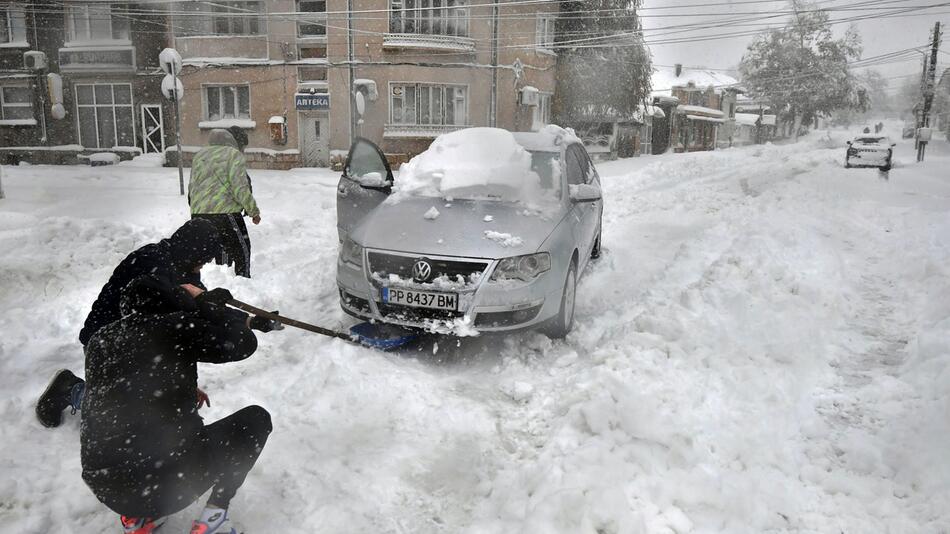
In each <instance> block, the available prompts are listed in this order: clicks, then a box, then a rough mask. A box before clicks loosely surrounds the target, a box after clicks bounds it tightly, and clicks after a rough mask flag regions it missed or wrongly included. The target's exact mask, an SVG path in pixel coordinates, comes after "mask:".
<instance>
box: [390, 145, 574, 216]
mask: <svg viewBox="0 0 950 534" xmlns="http://www.w3.org/2000/svg"><path fill="white" fill-rule="evenodd" d="M560 169H561V166H560V155H559V153H558V152H551V151H545V150H527V149H526V148H525V147H524V146H522V145H521V144H519V143H518V142H517V141H516V140H515V137H514V136H512V134H511V133H510V132H508V131H505V130H501V129H497V128H469V129H465V130H460V131H458V132H452V133H449V134H445V135H442V136H439V137H438V138H437V139H436V140H435V141H434V142H433V143H432V145H431V146H430V147H429V149H428V150H426V151H425V152H423V153H422V154H419V155H418V156H416V157H415V158H413V159H412V160H411V161H409V162H408V163H406V164H405V165H403V166H402V168H401V169H400V171H399V178H398V179H397V180H396V185H395V194H394V196H393V197H392V198H391V199H390V202H398V201H399V200H400V198H404V197H406V196H414V197H419V196H423V197H442V198H445V199H464V200H488V201H499V202H520V203H523V204H526V205H536V204H544V203H548V202H552V201H556V200H557V199H559V198H560V197H561V181H560Z"/></svg>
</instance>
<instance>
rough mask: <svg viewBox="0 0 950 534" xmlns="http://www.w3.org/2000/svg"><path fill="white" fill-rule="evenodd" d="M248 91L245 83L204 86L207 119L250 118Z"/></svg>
mask: <svg viewBox="0 0 950 534" xmlns="http://www.w3.org/2000/svg"><path fill="white" fill-rule="evenodd" d="M250 92H251V91H250V88H249V87H248V86H246V85H230V86H229V85H221V86H217V85H215V86H209V87H205V103H206V107H205V117H207V119H208V120H209V121H216V120H220V119H250V118H251V97H250Z"/></svg>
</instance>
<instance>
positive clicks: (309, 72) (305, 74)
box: [297, 67, 327, 82]
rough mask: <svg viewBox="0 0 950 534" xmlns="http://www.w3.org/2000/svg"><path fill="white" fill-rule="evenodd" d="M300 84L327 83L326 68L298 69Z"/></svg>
mask: <svg viewBox="0 0 950 534" xmlns="http://www.w3.org/2000/svg"><path fill="white" fill-rule="evenodd" d="M297 81H298V82H325V81H327V68H326V67H297Z"/></svg>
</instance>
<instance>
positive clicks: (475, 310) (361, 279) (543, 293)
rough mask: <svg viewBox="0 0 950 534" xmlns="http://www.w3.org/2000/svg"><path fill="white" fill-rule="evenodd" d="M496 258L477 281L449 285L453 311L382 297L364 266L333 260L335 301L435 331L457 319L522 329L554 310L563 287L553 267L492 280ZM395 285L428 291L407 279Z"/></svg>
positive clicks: (368, 316) (358, 313)
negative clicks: (527, 277)
mask: <svg viewBox="0 0 950 534" xmlns="http://www.w3.org/2000/svg"><path fill="white" fill-rule="evenodd" d="M365 263H366V262H365V260H364V265H365ZM496 264H497V261H494V260H493V261H491V262H490V263H489V265H488V267H487V269H486V270H485V271H484V273H483V274H482V277H481V280H480V281H479V282H478V283H477V284H474V285H472V286H470V287H465V288H462V289H460V290H458V291H452V292H453V293H457V294H458V295H459V299H458V310H457V311H443V310H430V309H426V308H414V307H411V306H400V305H393V304H386V303H383V302H382V296H381V284H379V283H378V282H375V281H371V279H370V277H369V276H368V273H367V272H365V269H364V268H362V267H357V266H355V265H351V264H348V263H343V262H340V261H338V262H337V285H338V286H339V292H340V306H341V307H342V308H343V311H345V312H346V313H348V314H349V315H352V316H353V317H356V318H358V319H362V320H367V321H378V322H382V323H388V324H395V325H400V326H405V327H409V328H420V329H425V330H430V331H436V332H447V331H452V330H453V326H455V325H456V324H457V323H459V322H462V323H464V324H468V325H469V326H471V327H474V328H475V329H476V330H478V331H482V332H506V331H514V330H523V329H530V328H533V327H536V326H539V325H541V324H542V323H544V322H546V321H547V320H548V319H550V318H552V317H553V316H555V315H557V313H558V312H559V311H560V305H561V291H562V289H563V288H562V287H561V286H562V284H561V283H560V282H557V276H556V275H555V274H554V272H553V270H552V271H548V272H546V273H543V274H541V275H539V276H538V277H536V278H535V279H534V280H532V281H530V282H521V281H505V282H491V281H490V280H489V278H490V276H491V273H492V272H493V271H494V269H495V265H496ZM400 287H403V288H405V289H416V290H420V291H433V290H432V289H431V288H425V287H419V286H416V287H414V286H412V285H401V286H400Z"/></svg>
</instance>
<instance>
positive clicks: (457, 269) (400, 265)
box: [368, 252, 488, 280]
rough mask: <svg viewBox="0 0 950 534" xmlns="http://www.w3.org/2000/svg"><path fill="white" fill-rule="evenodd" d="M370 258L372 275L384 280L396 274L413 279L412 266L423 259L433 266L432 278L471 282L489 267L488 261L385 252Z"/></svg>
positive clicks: (377, 253) (374, 254) (369, 255)
mask: <svg viewBox="0 0 950 534" xmlns="http://www.w3.org/2000/svg"><path fill="white" fill-rule="evenodd" d="M368 257H369V271H370V273H375V274H378V275H379V276H380V277H382V278H386V277H387V276H389V275H391V274H395V275H397V276H399V277H400V278H403V279H406V280H411V279H412V266H413V265H414V264H415V263H416V262H417V261H419V260H421V259H423V258H425V259H426V261H428V262H429V265H431V266H432V276H431V278H438V277H440V276H443V275H444V276H447V277H448V278H449V279H450V280H455V279H456V278H457V277H458V276H462V278H464V279H465V280H469V277H470V276H471V275H472V274H475V273H477V274H479V275H480V274H482V273H484V272H485V269H486V268H487V267H488V262H487V261H471V260H446V259H432V258H428V257H426V256H422V255H419V256H402V255H397V254H386V253H383V252H369V254H368Z"/></svg>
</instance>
